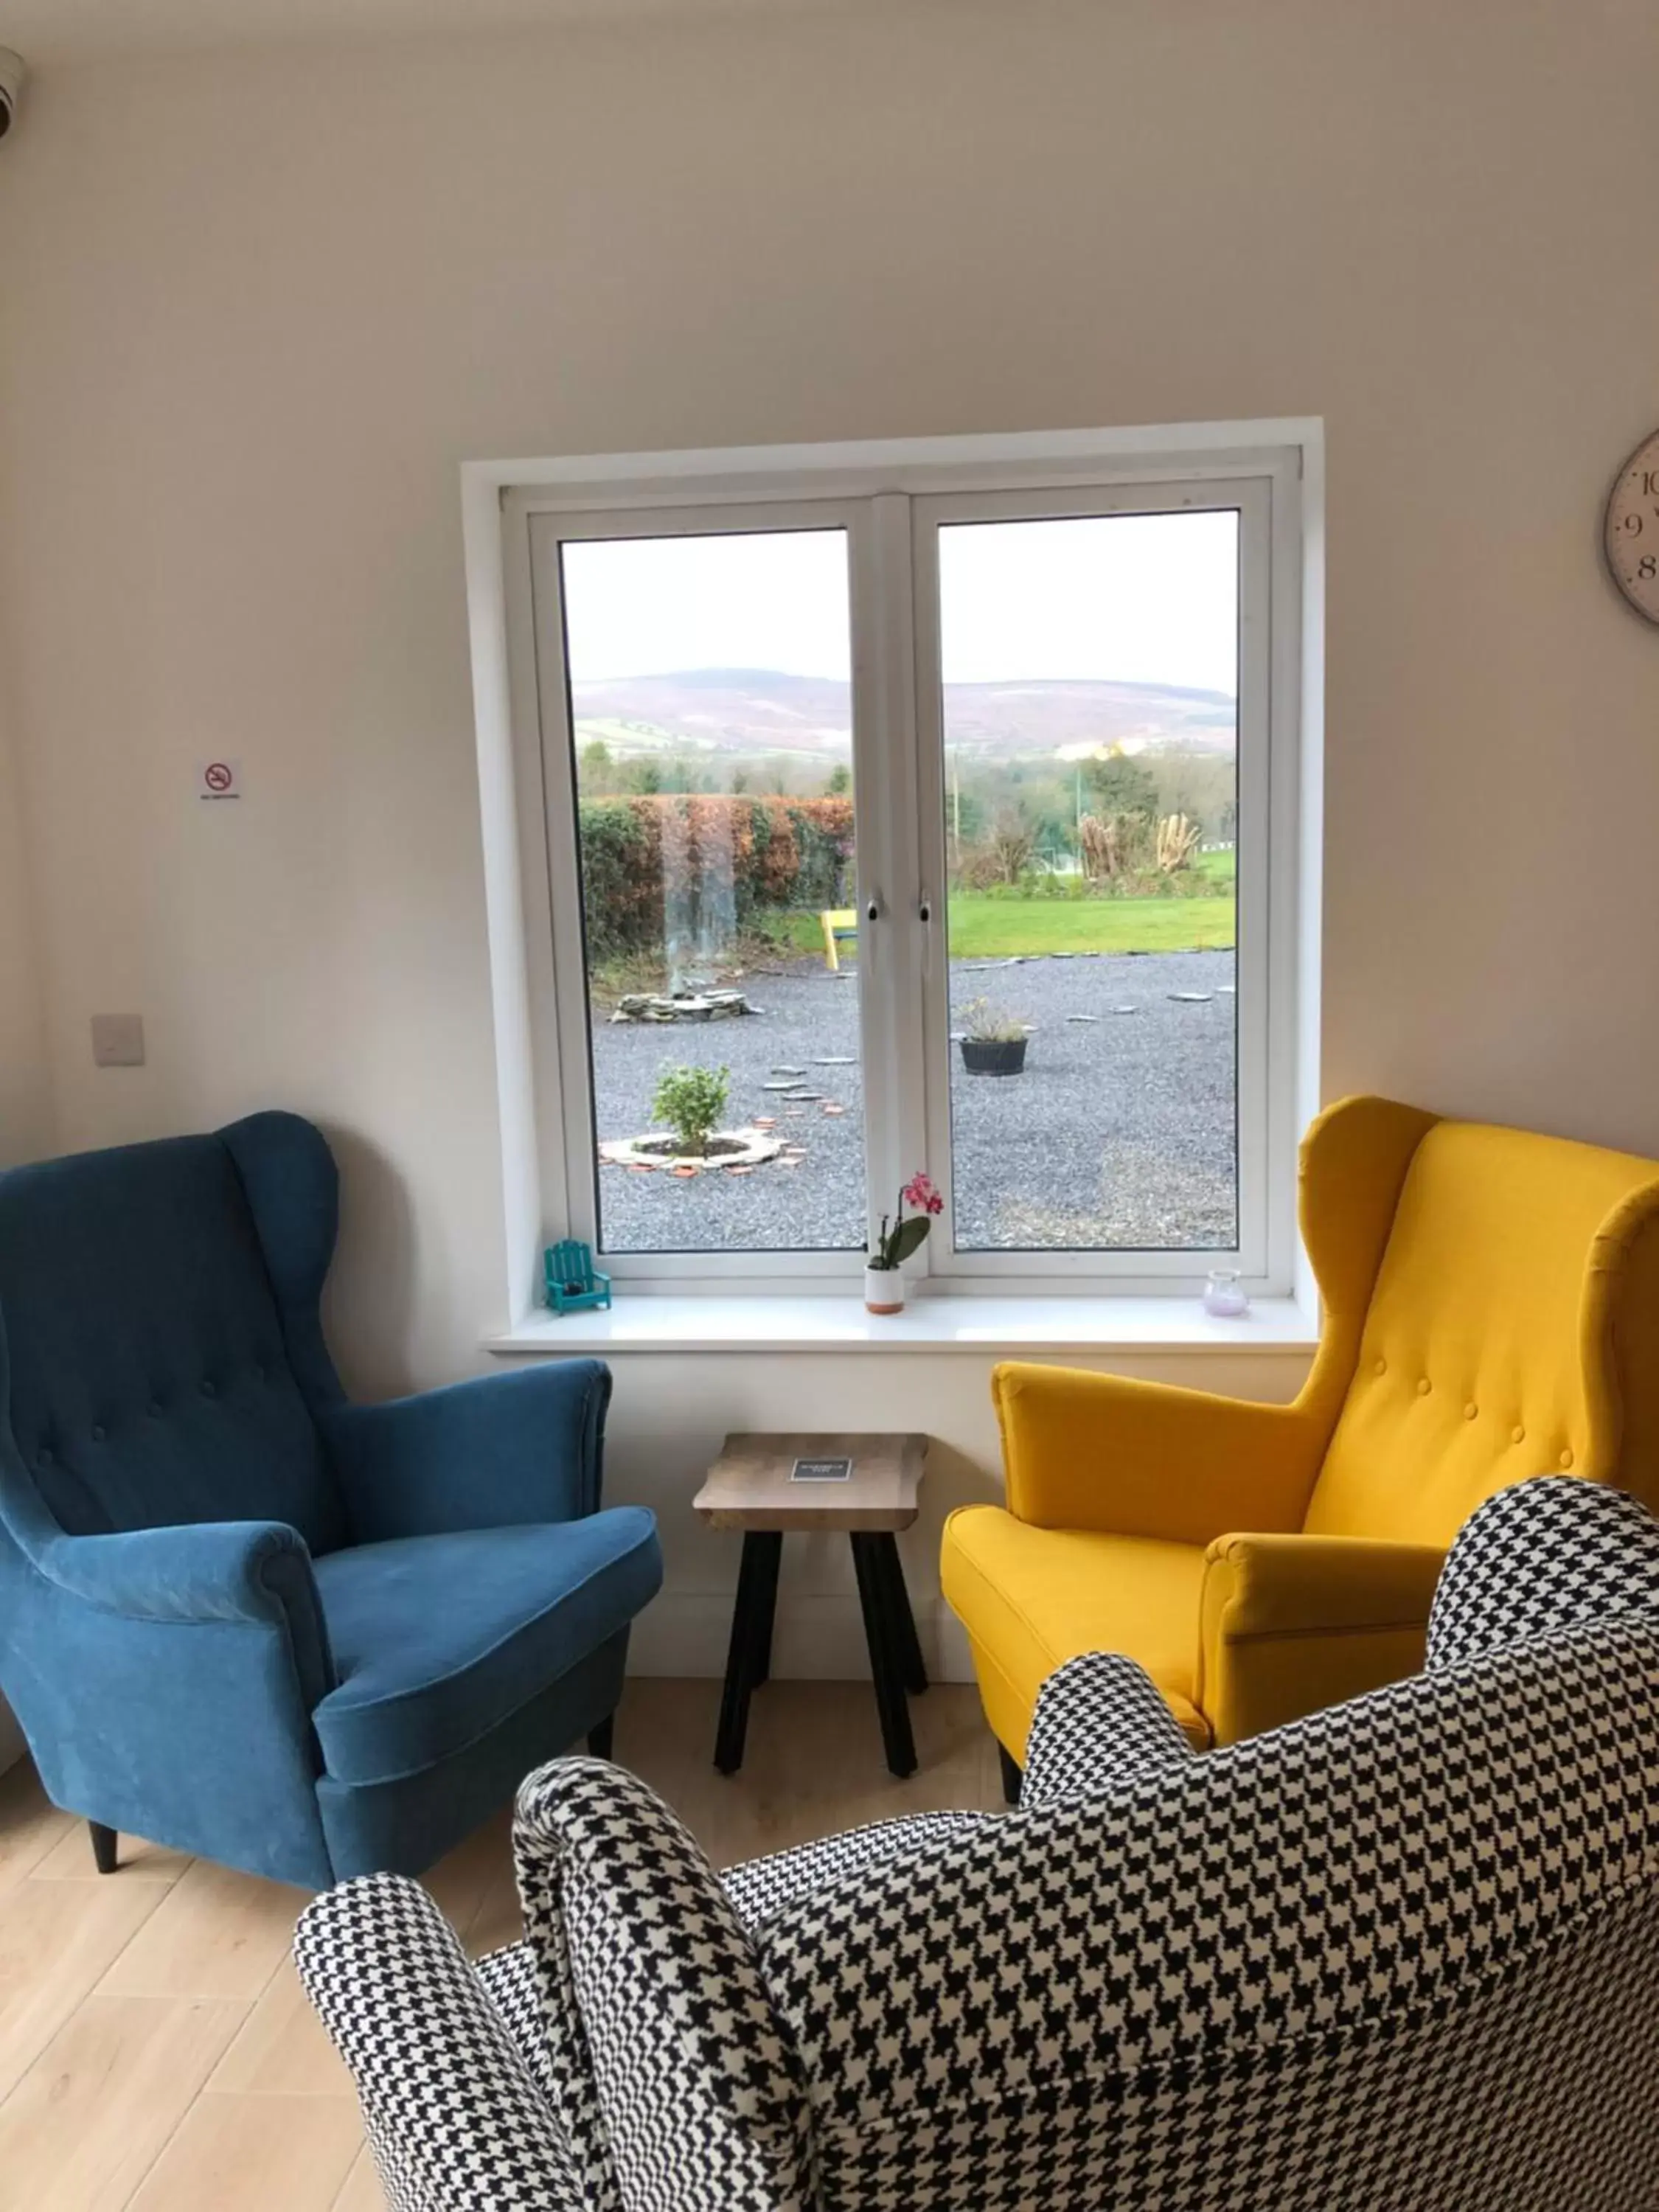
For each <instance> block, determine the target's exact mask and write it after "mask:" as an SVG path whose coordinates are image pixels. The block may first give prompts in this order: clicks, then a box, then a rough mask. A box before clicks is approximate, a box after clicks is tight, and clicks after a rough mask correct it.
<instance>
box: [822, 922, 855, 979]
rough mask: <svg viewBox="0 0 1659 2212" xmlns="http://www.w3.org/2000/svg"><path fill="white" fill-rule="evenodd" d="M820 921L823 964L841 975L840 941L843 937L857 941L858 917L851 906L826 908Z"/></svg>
mask: <svg viewBox="0 0 1659 2212" xmlns="http://www.w3.org/2000/svg"><path fill="white" fill-rule="evenodd" d="M818 921H819V922H820V923H821V924H822V926H823V964H824V966H825V967H826V968H828V969H830V970H831V972H832V973H834V974H836V975H839V974H840V973H841V951H840V943H839V940H840V939H842V938H843V937H850V938H852V939H854V940H855V941H856V939H857V937H858V933H859V918H858V915H857V913H856V912H855V911H854V908H852V907H850V906H834V907H826V908H824V909H823V913H822V914H820V915H819V916H818Z"/></svg>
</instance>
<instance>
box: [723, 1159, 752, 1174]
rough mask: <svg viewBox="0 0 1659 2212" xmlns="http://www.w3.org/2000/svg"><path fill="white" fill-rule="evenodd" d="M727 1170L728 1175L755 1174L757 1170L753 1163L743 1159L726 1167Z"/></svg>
mask: <svg viewBox="0 0 1659 2212" xmlns="http://www.w3.org/2000/svg"><path fill="white" fill-rule="evenodd" d="M754 1172H755V1170H754V1168H753V1166H752V1164H748V1163H746V1162H744V1161H743V1160H737V1161H734V1162H733V1163H732V1165H731V1166H730V1167H729V1168H727V1169H726V1174H727V1175H753V1174H754Z"/></svg>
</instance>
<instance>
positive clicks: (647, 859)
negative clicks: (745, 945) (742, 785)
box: [578, 793, 853, 957]
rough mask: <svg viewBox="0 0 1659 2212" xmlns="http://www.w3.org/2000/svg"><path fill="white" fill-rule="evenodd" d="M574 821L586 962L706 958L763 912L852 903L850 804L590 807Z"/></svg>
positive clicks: (662, 801) (678, 799)
mask: <svg viewBox="0 0 1659 2212" xmlns="http://www.w3.org/2000/svg"><path fill="white" fill-rule="evenodd" d="M578 811H579V815H580V829H581V857H582V902H583V906H584V908H585V911H586V920H587V944H588V951H589V953H590V955H592V956H594V957H605V955H607V954H614V953H619V952H635V951H650V950H653V949H654V948H659V947H661V946H663V945H668V944H672V943H675V942H679V943H682V944H685V943H692V944H695V945H696V947H697V949H698V951H700V952H701V953H702V954H703V955H704V956H707V955H708V954H711V953H713V952H714V951H718V950H719V949H720V947H721V946H722V945H726V944H729V943H730V942H731V941H732V939H733V938H734V937H737V936H738V935H740V934H741V933H742V932H743V931H744V929H745V928H747V927H751V926H752V925H753V924H754V923H755V922H756V921H757V920H758V919H759V918H760V917H761V916H763V915H765V914H767V913H769V912H771V913H778V912H784V911H787V910H788V909H790V908H794V909H796V910H798V911H802V910H804V911H806V912H809V913H811V912H816V911H817V910H818V909H820V908H824V907H830V906H835V905H836V904H838V903H840V902H841V901H842V897H843V896H850V893H849V892H848V890H847V886H846V881H845V879H846V877H847V874H848V862H849V860H850V859H851V857H852V852H853V802H852V800H851V799H762V798H750V797H749V796H748V795H747V794H746V793H744V794H740V795H736V796H732V795H726V794H720V795H712V794H702V793H696V794H693V795H690V796H678V795H660V796H657V795H653V796H651V797H640V798H629V799H584V800H583V801H582V802H581V805H580V808H579V810H578Z"/></svg>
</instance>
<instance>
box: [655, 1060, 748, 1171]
mask: <svg viewBox="0 0 1659 2212" xmlns="http://www.w3.org/2000/svg"><path fill="white" fill-rule="evenodd" d="M731 1091H732V1071H731V1069H730V1068H729V1067H689V1066H679V1067H665V1068H664V1070H663V1072H662V1073H661V1074H660V1075H659V1077H658V1078H657V1090H656V1096H655V1097H653V1099H652V1101H651V1113H652V1117H653V1120H655V1121H666V1122H667V1124H668V1126H669V1127H670V1128H671V1130H672V1131H673V1133H674V1141H675V1143H676V1144H677V1145H678V1146H679V1148H680V1150H681V1152H684V1153H686V1154H687V1155H688V1156H689V1157H690V1158H693V1159H700V1158H702V1155H703V1154H704V1153H705V1152H707V1151H708V1139H710V1137H712V1136H713V1135H714V1132H715V1130H716V1129H717V1128H718V1127H720V1115H722V1114H723V1113H725V1111H726V1099H727V1098H728V1097H729V1096H730V1095H731Z"/></svg>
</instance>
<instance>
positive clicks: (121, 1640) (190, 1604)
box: [0, 1114, 662, 1888]
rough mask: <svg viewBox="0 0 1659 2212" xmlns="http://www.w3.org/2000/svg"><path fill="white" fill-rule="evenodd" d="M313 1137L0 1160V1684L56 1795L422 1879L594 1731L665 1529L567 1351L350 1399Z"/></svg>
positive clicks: (251, 1863)
mask: <svg viewBox="0 0 1659 2212" xmlns="http://www.w3.org/2000/svg"><path fill="white" fill-rule="evenodd" d="M336 1219H337V1174H336V1170H335V1165H334V1161H333V1158H332V1157H331V1154H330V1152H329V1150H328V1146H327V1145H326V1143H325V1141H324V1139H323V1137H322V1135H321V1133H320V1132H319V1131H318V1130H317V1129H315V1128H313V1127H312V1126H311V1124H310V1123H309V1122H308V1121H301V1119H300V1118H299V1117H298V1116H297V1115H291V1114H257V1115H253V1116H252V1118H250V1119H249V1120H247V1121H238V1122H236V1123H235V1124H234V1126H233V1127H229V1128H228V1129H222V1130H221V1131H219V1133H217V1134H216V1135H215V1136H210V1137H179V1138H170V1139H165V1140H163V1141H161V1142H160V1143H155V1144H143V1145H132V1146H124V1147H122V1148H121V1149H119V1150H117V1151H112V1152H86V1153H82V1154H80V1155H78V1156H76V1157H73V1158H68V1159H60V1160H52V1161H48V1162H46V1163H45V1164H42V1165H40V1166H36V1167H27V1168H18V1169H14V1170H11V1171H10V1172H9V1173H8V1174H4V1175H0V1689H3V1691H4V1692H5V1695H6V1697H7V1698H8V1699H9V1701H10V1703H11V1705H12V1706H13V1708H14V1710H15V1712H16V1714H17V1717H18V1719H19V1721H20V1722H21V1725H22V1728H23V1731H24V1733H25V1735H27V1738H28V1741H29V1747H30V1749H31V1750H32V1751H33V1754H34V1758H35V1760H36V1763H37V1765H39V1767H40V1774H41V1778H42V1780H43V1781H44V1783H45V1784H46V1789H47V1790H48V1791H49V1793H50V1794H51V1796H52V1799H53V1801H54V1802H55V1803H57V1804H58V1805H61V1806H64V1807H65V1808H69V1809H71V1810H73V1811H75V1812H76V1813H79V1814H83V1815H84V1816H86V1817H87V1818H88V1820H90V1821H91V1823H92V1824H93V1836H94V1845H95V1846H96V1848H97V1850H98V1853H99V1863H100V1866H107V1865H110V1864H112V1863H113V1832H114V1831H117V1830H119V1829H123V1828H125V1829H126V1830H128V1831H129V1832H132V1833H135V1834H138V1835H142V1836H145V1837H148V1838H150V1839H152V1840H153V1841H155V1842H157V1843H162V1844H172V1845H173V1846H175V1847H177V1848H179V1849H180V1850H188V1851H193V1852H198V1853H200V1854H201V1855H203V1856H204V1857H209V1858H213V1859H218V1860H221V1861H222V1862H223V1863H225V1864H227V1865H228V1866H234V1867H240V1868H243V1869H246V1870H247V1871H248V1872H250V1873H254V1874H262V1875H272V1876H275V1877H276V1878H277V1879H278V1880H281V1881H291V1882H297V1883H301V1884H303V1885H305V1886H306V1887H311V1888H321V1887H325V1886H326V1885H327V1884H329V1883H331V1882H334V1881H339V1880H341V1879H342V1878H343V1876H345V1875H355V1874H367V1873H369V1872H371V1871H374V1870H376V1869H384V1870H388V1871H395V1872H402V1873H406V1874H417V1873H419V1872H421V1871H422V1869H425V1868H426V1867H428V1866H429V1865H430V1864H431V1863H433V1861H434V1860H435V1859H436V1858H438V1857H441V1855H442V1854H443V1853H444V1852H445V1851H446V1850H448V1849H449V1848H450V1846H451V1845H452V1844H454V1843H456V1842H458V1841H459V1838H461V1837H463V1836H464V1835H465V1834H467V1833H468V1832H469V1831H470V1830H471V1829H472V1828H473V1827H475V1826H477V1824H478V1823H479V1822H480V1821H481V1820H483V1819H484V1818H485V1817H486V1815H487V1814H489V1813H490V1812H491V1811H492V1810H493V1809H494V1808H495V1807H496V1806H497V1805H500V1804H501V1803H503V1802H505V1801H506V1800H507V1798H508V1797H510V1796H511V1795H512V1793H513V1789H514V1788H515V1786H516V1785H517V1784H518V1782H519V1781H520V1778H521V1777H522V1776H523V1775H524V1774H525V1773H526V1771H528V1770H529V1769H530V1768H531V1767H532V1766H534V1765H536V1764H537V1762H538V1760H541V1759H546V1758H547V1757H548V1756H549V1755H550V1753H556V1752H558V1751H560V1750H562V1749H563V1748H564V1747H567V1746H568V1745H569V1744H570V1743H571V1742H573V1741H574V1740H575V1739H576V1738H577V1737H578V1736H580V1735H583V1734H586V1735H588V1737H589V1741H590V1743H591V1744H592V1745H593V1746H595V1747H598V1748H600V1749H603V1748H605V1747H607V1746H608V1742H609V1732H610V1722H611V1713H612V1712H613V1711H614V1709H615V1706H616V1704H617V1697H618V1695H619V1694H620V1692H621V1688H622V1677H623V1659H624V1656H625V1655H626V1652H627V1648H628V1631H629V1622H630V1621H631V1620H632V1619H633V1617H634V1615H635V1613H638V1612H639V1611H640V1609H641V1607H643V1606H645V1605H646V1604H647V1603H648V1602H649V1601H650V1600H651V1598H652V1597H653V1595H655V1593H656V1591H657V1589H658V1588H659V1585H660V1583H661V1580H662V1561H661V1555H660V1553H659V1549H658V1546H657V1536H656V1528H655V1524H654V1522H653V1517H652V1516H651V1515H650V1514H649V1513H647V1512H645V1511H643V1510H641V1509H640V1508H638V1507H622V1508H612V1509H611V1510H608V1511H601V1510H599V1478H600V1462H601V1453H602V1449H603V1443H604V1434H605V1408H606V1406H607V1403H608V1401H609V1399H610V1394H611V1377H610V1375H609V1373H608V1371H607V1370H606V1369H605V1367H604V1366H602V1365H601V1364H599V1362H598V1361H597V1360H592V1359H571V1360H563V1361H560V1362H557V1363H556V1364H538V1365H536V1366H532V1367H526V1368H523V1369H520V1370H517V1371H515V1372H513V1373H509V1374H505V1375H501V1376H489V1377H488V1378H485V1379H483V1380H480V1381H477V1382H470V1383H456V1384H454V1385H453V1386H452V1387H451V1388H449V1389H441V1390H433V1391H428V1392H427V1393H426V1394H424V1395H422V1396H420V1397H415V1398H404V1399H399V1400H397V1401H393V1402H392V1403H391V1404H388V1405H380V1406H354V1405H351V1404H349V1403H348V1402H347V1401H346V1397H345V1394H344V1392H343V1389H341V1387H340V1383H339V1378H338V1376H337V1375H336V1374H335V1371H334V1366H333V1363H332V1361H331V1358H330V1357H329V1354H328V1350H327V1347H326V1346H325V1343H324V1340H323V1331H322V1323H321V1319H320V1316H319V1298H320V1296H321V1291H322V1287H323V1281H324V1278H325V1275H326V1273H327V1272H328V1266H329V1261H330V1259H331V1255H332V1253H333V1249H334V1237H335V1228H336Z"/></svg>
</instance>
